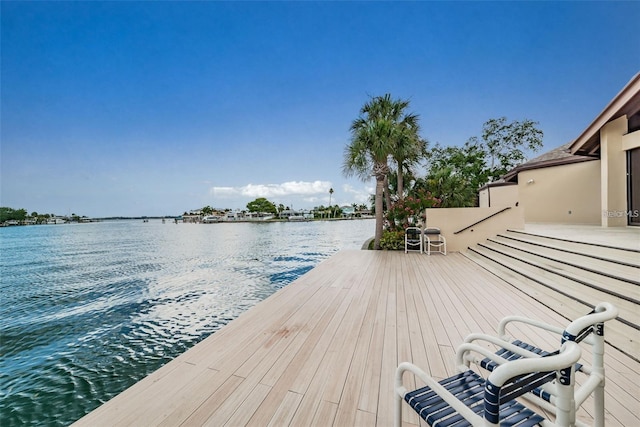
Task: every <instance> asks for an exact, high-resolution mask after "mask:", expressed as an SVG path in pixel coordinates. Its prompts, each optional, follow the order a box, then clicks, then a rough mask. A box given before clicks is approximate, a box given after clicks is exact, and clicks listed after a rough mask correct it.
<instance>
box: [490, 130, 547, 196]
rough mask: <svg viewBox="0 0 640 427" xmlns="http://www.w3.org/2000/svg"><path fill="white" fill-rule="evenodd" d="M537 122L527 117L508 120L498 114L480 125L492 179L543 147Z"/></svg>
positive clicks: (541, 133)
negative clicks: (518, 119) (520, 119)
mask: <svg viewBox="0 0 640 427" xmlns="http://www.w3.org/2000/svg"><path fill="white" fill-rule="evenodd" d="M537 125H538V122H534V121H531V120H528V119H525V120H523V121H521V122H519V121H517V120H516V121H513V122H511V123H507V118H506V117H500V118H499V119H491V120H489V121H487V122H486V123H485V124H484V125H483V126H482V145H483V146H484V148H485V149H486V153H487V160H488V167H489V178H490V180H491V181H494V180H496V179H498V178H500V177H501V176H502V175H504V174H506V173H507V172H508V171H509V170H511V169H513V168H514V167H516V166H517V165H519V164H520V163H522V162H524V161H526V160H527V154H528V153H535V152H537V151H538V150H540V148H542V137H543V136H544V133H543V132H542V131H541V130H540V129H538V128H537V127H536V126H537ZM488 182H489V181H488ZM485 184H486V182H485Z"/></svg>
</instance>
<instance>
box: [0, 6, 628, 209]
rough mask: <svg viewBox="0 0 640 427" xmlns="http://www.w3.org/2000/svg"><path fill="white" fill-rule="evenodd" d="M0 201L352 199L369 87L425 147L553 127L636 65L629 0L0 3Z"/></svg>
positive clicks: (614, 88)
mask: <svg viewBox="0 0 640 427" xmlns="http://www.w3.org/2000/svg"><path fill="white" fill-rule="evenodd" d="M1 12H2V13H1V19H2V22H1V24H2V25H1V36H2V39H1V48H2V51H1V52H2V57H1V60H2V62H1V73H2V75H1V78H2V80H1V84H2V87H1V89H2V91H1V93H0V98H1V108H2V110H1V114H2V116H1V119H2V128H1V144H2V145H1V158H0V162H1V164H0V166H1V171H0V178H1V181H0V182H1V193H0V204H1V205H2V206H9V207H12V208H16V209H17V208H25V209H27V210H28V211H29V212H32V211H38V212H46V213H56V214H68V213H76V214H79V215H87V216H90V217H100V216H112V215H127V216H128V215H131V216H137V215H174V214H181V213H182V212H184V211H185V210H190V209H196V208H200V207H202V206H205V205H211V206H214V207H220V208H232V209H235V208H245V206H246V204H247V202H249V201H251V200H253V199H255V198H256V197H260V196H264V197H267V198H269V199H270V200H271V201H273V202H275V203H282V204H285V205H288V206H293V207H294V208H311V207H313V206H317V205H320V204H328V202H329V193H328V189H329V188H330V187H332V188H333V189H334V191H335V192H334V194H333V196H332V203H339V204H344V203H348V204H350V203H353V202H358V203H361V202H364V201H366V198H367V196H368V194H369V193H370V192H372V191H373V190H372V189H373V183H371V182H370V183H363V182H361V181H359V180H357V179H355V178H350V179H346V178H345V177H343V176H342V158H343V150H344V147H345V145H346V144H347V143H348V142H349V126H350V123H351V121H352V120H353V119H355V118H356V117H357V116H358V112H359V109H360V107H361V106H362V105H363V104H364V103H365V102H366V101H367V100H368V99H369V97H370V96H377V95H382V94H384V93H391V94H392V95H393V96H394V97H396V98H405V99H409V100H410V101H411V111H412V112H415V113H417V114H419V115H420V120H421V125H422V136H423V137H425V138H426V139H428V140H429V141H430V142H431V144H434V143H436V142H439V143H440V144H443V145H459V144H463V143H464V142H465V141H466V140H467V139H468V138H469V137H471V136H475V135H479V134H480V133H481V128H482V124H483V123H484V122H485V121H487V120H488V119H491V118H497V117H500V116H506V117H507V118H508V119H510V120H521V119H524V118H528V119H532V120H535V121H538V122H539V127H540V128H541V129H542V130H543V131H544V133H545V138H544V145H545V147H544V150H545V151H546V150H550V149H552V148H555V147H557V146H559V145H561V144H563V143H566V142H569V141H571V140H572V139H574V138H575V137H577V136H578V134H579V133H580V132H581V131H582V130H583V129H584V128H585V127H586V126H587V125H588V124H589V123H590V122H591V120H592V119H593V118H594V117H595V116H596V115H597V114H598V113H599V112H600V111H601V110H602V109H603V108H604V107H605V106H606V104H607V103H608V102H609V101H610V100H611V98H613V96H614V95H615V94H616V93H618V91H619V90H620V89H621V88H622V87H623V86H624V85H625V84H626V83H627V82H628V81H629V80H630V79H631V77H632V76H633V75H634V74H635V73H637V72H638V71H640V55H639V54H638V52H640V37H639V36H638V30H637V23H638V21H639V20H640V2H560V3H556V2H495V3H494V2H372V3H369V2H320V3H317V2H5V1H3V2H2V11H1Z"/></svg>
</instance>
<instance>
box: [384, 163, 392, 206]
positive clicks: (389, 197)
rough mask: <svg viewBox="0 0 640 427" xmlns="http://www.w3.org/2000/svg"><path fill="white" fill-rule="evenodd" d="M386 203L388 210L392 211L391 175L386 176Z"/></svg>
mask: <svg viewBox="0 0 640 427" xmlns="http://www.w3.org/2000/svg"><path fill="white" fill-rule="evenodd" d="M387 169H388V168H387ZM384 201H385V203H386V205H387V209H391V191H390V190H389V175H388V174H386V173H385V174H384Z"/></svg>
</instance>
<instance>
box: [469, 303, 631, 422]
mask: <svg viewBox="0 0 640 427" xmlns="http://www.w3.org/2000/svg"><path fill="white" fill-rule="evenodd" d="M617 316H618V309H617V308H616V307H615V306H613V305H612V304H610V303H606V302H603V303H600V304H598V305H597V306H596V307H595V308H594V309H593V311H592V312H590V313H588V314H586V315H585V316H582V317H579V318H578V319H576V320H574V321H573V322H571V323H570V324H569V325H568V326H567V327H566V328H565V329H564V330H563V329H562V328H560V327H558V326H554V325H549V324H547V323H545V322H541V321H538V320H535V319H529V318H526V317H521V316H508V317H505V318H503V319H502V320H501V321H500V323H499V324H498V337H494V336H491V335H484V334H471V335H469V336H467V337H466V338H465V343H472V342H475V341H484V342H488V343H491V344H494V345H496V346H497V347H499V350H498V351H497V353H496V355H498V356H500V357H501V358H503V359H507V360H516V359H520V358H526V357H540V356H545V355H547V354H549V353H548V352H546V351H544V350H542V349H540V348H537V347H535V346H532V345H531V344H527V343H526V342H523V341H521V340H513V339H512V338H511V337H509V336H508V334H507V332H506V329H507V326H508V325H510V324H515V323H521V324H526V325H530V326H533V327H535V328H538V329H542V330H543V331H546V332H551V333H553V334H554V335H557V336H558V338H559V340H560V342H561V343H564V342H566V341H573V342H576V343H584V344H587V345H589V346H590V350H591V364H590V366H587V365H583V364H577V365H576V366H575V370H576V372H579V373H581V375H582V374H583V375H585V376H586V377H587V378H586V380H585V381H581V383H582V385H581V386H580V387H579V388H578V389H576V390H575V397H574V399H575V405H576V408H579V407H580V406H581V405H582V404H583V403H584V402H585V400H586V399H587V398H588V397H589V396H590V395H591V394H592V393H593V397H594V398H593V404H594V409H593V414H594V422H593V425H594V426H597V427H603V426H604V383H605V373H604V349H605V342H604V332H605V331H604V323H605V322H607V321H609V320H612V319H615V318H616V317H617ZM471 362H473V363H476V364H477V365H479V366H481V367H482V368H484V369H487V370H489V371H492V370H493V369H495V367H496V366H497V365H496V364H495V363H494V362H493V361H492V360H490V359H488V358H484V359H482V360H478V359H475V360H471ZM525 397H526V398H527V399H529V400H531V401H532V402H534V403H535V404H537V405H539V406H541V407H543V408H545V409H547V410H550V411H553V410H554V408H555V405H556V396H555V395H554V389H553V386H551V387H549V386H543V387H539V388H536V389H534V390H532V394H528V395H527V396H525Z"/></svg>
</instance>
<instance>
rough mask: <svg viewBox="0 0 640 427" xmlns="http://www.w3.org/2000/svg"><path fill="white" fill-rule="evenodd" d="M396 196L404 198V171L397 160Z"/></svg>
mask: <svg viewBox="0 0 640 427" xmlns="http://www.w3.org/2000/svg"><path fill="white" fill-rule="evenodd" d="M398 198H399V199H400V200H404V172H402V162H398Z"/></svg>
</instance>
